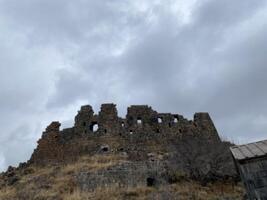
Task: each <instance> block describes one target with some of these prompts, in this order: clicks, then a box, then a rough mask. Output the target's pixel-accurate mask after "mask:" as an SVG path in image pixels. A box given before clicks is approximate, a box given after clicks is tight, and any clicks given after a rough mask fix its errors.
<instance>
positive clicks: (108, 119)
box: [29, 104, 220, 164]
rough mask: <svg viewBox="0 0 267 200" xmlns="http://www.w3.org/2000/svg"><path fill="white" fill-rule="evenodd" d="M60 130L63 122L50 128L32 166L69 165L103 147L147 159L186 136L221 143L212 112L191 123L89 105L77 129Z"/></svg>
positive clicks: (144, 110) (141, 109) (139, 108)
mask: <svg viewBox="0 0 267 200" xmlns="http://www.w3.org/2000/svg"><path fill="white" fill-rule="evenodd" d="M59 127H60V123H59V122H52V123H51V124H50V125H49V126H48V127H47V129H46V130H45V132H43V135H42V138H41V139H40V140H39V141H38V146H37V148H36V149H35V151H34V153H33V154H32V157H31V159H30V161H29V162H30V163H35V164H44V163H47V162H64V161H66V162H68V161H71V160H76V159H77V158H78V157H79V156H80V155H83V154H89V155H93V154H94V153H95V152H98V151H99V148H100V146H103V145H108V146H110V147H111V149H112V151H114V152H116V151H119V150H118V149H121V151H122V149H123V151H126V153H127V154H128V155H129V157H130V158H132V159H133V158H136V159H137V158H139V159H142V158H144V159H145V158H146V154H147V153H150V151H151V152H153V151H155V150H164V151H171V150H170V149H169V148H170V146H172V144H173V145H174V141H177V140H179V138H181V137H182V136H183V135H190V136H194V137H202V138H203V137H204V138H205V139H206V140H207V141H220V138H219V136H218V133H217V131H216V128H215V126H214V124H213V122H212V120H211V118H210V116H209V114H208V113H196V114H195V115H194V119H193V120H187V119H185V118H184V117H183V116H182V115H179V114H171V113H158V112H156V111H154V110H153V109H152V108H151V107H149V106H147V105H135V106H130V107H129V108H128V109H127V115H126V118H120V117H118V114H117V109H116V105H115V104H103V105H102V106H101V110H100V112H99V113H98V114H94V111H93V109H92V107H91V106H89V105H86V106H82V107H81V109H80V110H79V111H78V114H77V115H76V116H75V123H74V127H71V128H67V129H63V130H62V131H60V129H59ZM165 145H166V146H165Z"/></svg>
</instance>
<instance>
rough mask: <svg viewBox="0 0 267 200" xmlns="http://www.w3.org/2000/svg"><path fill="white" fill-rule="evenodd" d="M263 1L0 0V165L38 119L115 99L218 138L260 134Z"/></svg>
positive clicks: (266, 112)
mask: <svg viewBox="0 0 267 200" xmlns="http://www.w3.org/2000/svg"><path fill="white" fill-rule="evenodd" d="M266 85H267V2H266V1H264V0H257V1H252V0H234V1H233V0H199V1H197V0H191V1H190V0H134V1H133V0H112V1H110V0H75V1H73V0H19V1H18V0H0V113H1V115H0V125H1V130H0V171H1V170H4V169H6V167H7V166H8V165H17V164H18V163H19V162H22V161H26V160H28V159H29V158H30V155H31V153H32V152H33V149H34V148H35V147H36V141H37V139H38V138H40V136H41V134H42V131H43V130H44V129H45V127H46V126H47V125H48V124H49V123H50V122H51V121H55V120H59V121H60V122H61V123H62V124H63V127H68V126H72V125H73V119H74V116H75V115H76V113H77V110H78V109H79V108H80V106H81V105H83V104H91V105H92V106H93V107H94V109H95V112H98V111H99V107H100V104H101V103H107V102H114V103H116V104H117V107H118V110H119V114H120V115H121V116H124V115H125V114H126V109H127V106H129V105H131V104H148V105H151V106H152V107H153V108H154V109H155V110H157V111H159V112H172V113H180V114H183V115H184V116H185V117H187V118H189V119H192V117H193V114H194V113H195V112H199V111H206V112H209V113H210V115H211V116H212V118H213V120H214V123H215V125H216V127H217V129H218V132H219V133H220V136H221V137H222V138H227V139H229V140H231V141H235V142H236V143H238V144H240V143H246V142H252V141H256V140H261V139H266V138H267V91H266V87H267V86H266Z"/></svg>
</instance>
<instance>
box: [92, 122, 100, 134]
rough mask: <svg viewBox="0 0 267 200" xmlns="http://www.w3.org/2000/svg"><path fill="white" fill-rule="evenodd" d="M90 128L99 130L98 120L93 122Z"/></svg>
mask: <svg viewBox="0 0 267 200" xmlns="http://www.w3.org/2000/svg"><path fill="white" fill-rule="evenodd" d="M90 130H91V131H93V132H96V131H97V130H98V124H97V122H92V124H91V125H90Z"/></svg>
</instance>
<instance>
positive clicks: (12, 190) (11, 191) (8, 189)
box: [0, 187, 16, 200]
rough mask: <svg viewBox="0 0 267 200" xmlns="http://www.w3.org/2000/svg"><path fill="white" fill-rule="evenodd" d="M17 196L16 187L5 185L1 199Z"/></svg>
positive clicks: (0, 191)
mask: <svg viewBox="0 0 267 200" xmlns="http://www.w3.org/2000/svg"><path fill="white" fill-rule="evenodd" d="M15 196H16V190H15V188H11V187H5V188H3V189H1V190H0V200H5V199H12V198H13V199H14V198H15Z"/></svg>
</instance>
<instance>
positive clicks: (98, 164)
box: [62, 154, 125, 174]
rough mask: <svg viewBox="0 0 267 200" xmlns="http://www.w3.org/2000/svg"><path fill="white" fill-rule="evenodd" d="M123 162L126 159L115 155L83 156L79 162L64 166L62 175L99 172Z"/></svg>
mask: <svg viewBox="0 0 267 200" xmlns="http://www.w3.org/2000/svg"><path fill="white" fill-rule="evenodd" d="M122 162H125V158H124V157H123V156H120V155H114V154H107V155H96V156H93V157H89V156H83V157H81V158H80V159H79V161H78V162H75V163H70V164H67V165H65V166H63V167H62V173H65V174H69V173H74V172H77V171H82V170H87V171H97V170H100V169H104V168H107V167H110V166H113V165H117V164H119V163H122Z"/></svg>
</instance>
